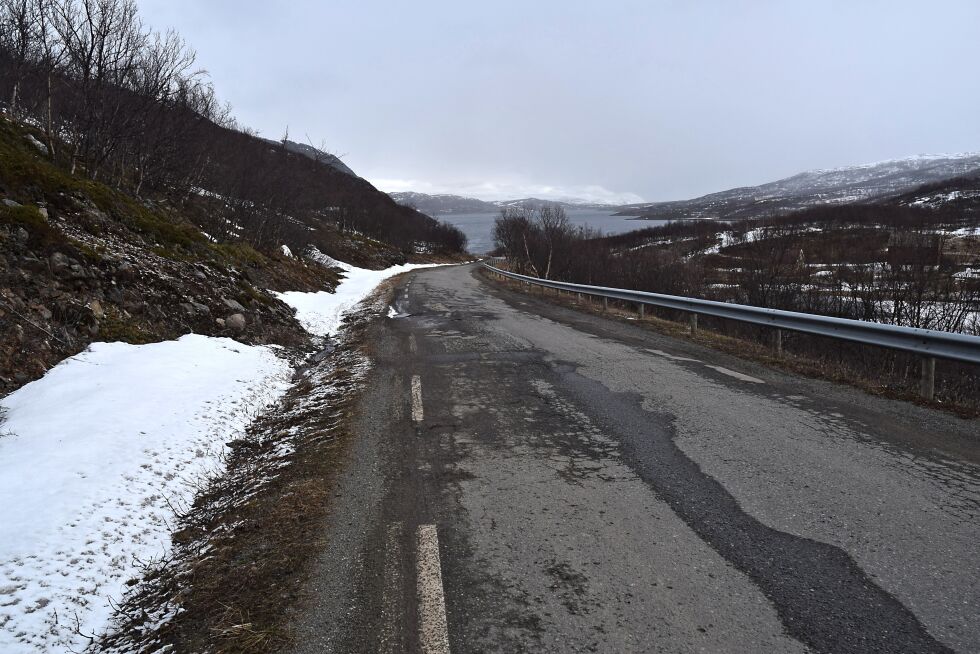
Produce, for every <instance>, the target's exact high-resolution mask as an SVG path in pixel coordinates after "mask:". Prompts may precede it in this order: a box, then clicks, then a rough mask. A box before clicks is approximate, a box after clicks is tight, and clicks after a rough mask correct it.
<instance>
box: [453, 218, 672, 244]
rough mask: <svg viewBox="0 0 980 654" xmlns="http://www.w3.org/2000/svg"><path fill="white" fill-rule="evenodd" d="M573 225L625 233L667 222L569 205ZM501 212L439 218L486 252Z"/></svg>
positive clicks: (612, 232)
mask: <svg viewBox="0 0 980 654" xmlns="http://www.w3.org/2000/svg"><path fill="white" fill-rule="evenodd" d="M565 211H566V213H567V214H568V219H569V221H571V223H572V224H573V225H587V226H589V227H593V228H595V229H600V230H602V233H603V234H622V233H623V232H631V231H633V230H635V229H643V228H645V227H654V226H656V225H663V224H665V223H666V222H668V221H666V220H636V219H635V218H634V217H632V216H614V215H613V214H612V212H611V211H609V210H601V209H566V210H565ZM499 215H500V213H499V212H489V213H451V214H443V215H440V216H438V218H439V219H440V220H444V221H445V222H447V223H450V224H452V225H455V226H456V227H459V228H460V229H461V230H463V233H464V234H466V238H467V239H469V242H468V244H467V249H468V250H469V251H470V252H472V253H473V254H486V253H487V252H489V251H490V250H491V249H493V221H494V220H496V219H497V216H499Z"/></svg>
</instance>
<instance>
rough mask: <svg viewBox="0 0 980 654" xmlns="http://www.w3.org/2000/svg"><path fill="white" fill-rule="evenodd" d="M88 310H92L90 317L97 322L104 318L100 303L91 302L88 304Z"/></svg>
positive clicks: (96, 301)
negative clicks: (94, 318) (93, 317)
mask: <svg viewBox="0 0 980 654" xmlns="http://www.w3.org/2000/svg"><path fill="white" fill-rule="evenodd" d="M88 308H89V309H91V310H92V315H93V316H95V317H96V318H97V319H98V320H102V318H103V317H104V316H105V311H104V310H103V309H102V303H101V302H99V301H98V300H92V301H91V302H89V303H88Z"/></svg>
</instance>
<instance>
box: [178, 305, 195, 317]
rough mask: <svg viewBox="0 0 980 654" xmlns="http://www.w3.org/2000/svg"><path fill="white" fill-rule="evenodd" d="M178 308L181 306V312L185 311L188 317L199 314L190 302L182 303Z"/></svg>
mask: <svg viewBox="0 0 980 654" xmlns="http://www.w3.org/2000/svg"><path fill="white" fill-rule="evenodd" d="M177 306H179V307H180V310H181V311H183V312H184V313H185V314H186V315H188V316H193V315H195V314H196V313H197V312H196V311H194V305H193V304H191V303H190V302H181V303H180V304H178V305H177Z"/></svg>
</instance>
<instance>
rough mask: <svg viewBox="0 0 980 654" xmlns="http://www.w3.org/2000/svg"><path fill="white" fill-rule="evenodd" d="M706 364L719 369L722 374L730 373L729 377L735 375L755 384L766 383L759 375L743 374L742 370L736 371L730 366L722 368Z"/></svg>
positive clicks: (713, 368)
mask: <svg viewBox="0 0 980 654" xmlns="http://www.w3.org/2000/svg"><path fill="white" fill-rule="evenodd" d="M705 365H706V366H707V367H709V368H711V369H712V370H717V371H718V372H720V373H721V374H723V375H728V376H729V377H734V378H735V379H741V380H742V381H747V382H752V383H753V384H765V383H766V382H764V381H762V380H761V379H759V378H758V377H752V376H750V375H744V374H742V373H740V372H735V371H734V370H729V369H728V368H722V367H721V366H712V365H709V364H705Z"/></svg>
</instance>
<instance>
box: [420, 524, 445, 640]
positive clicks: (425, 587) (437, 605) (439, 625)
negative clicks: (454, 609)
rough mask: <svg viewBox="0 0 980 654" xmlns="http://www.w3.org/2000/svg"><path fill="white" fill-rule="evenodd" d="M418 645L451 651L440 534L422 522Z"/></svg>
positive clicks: (431, 526)
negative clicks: (443, 589) (440, 560)
mask: <svg viewBox="0 0 980 654" xmlns="http://www.w3.org/2000/svg"><path fill="white" fill-rule="evenodd" d="M418 590H419V644H420V645H421V649H422V652H424V654H449V626H448V625H447V623H446V599H445V596H444V595H443V591H442V566H441V565H440V564H439V533H438V532H437V531H436V526H435V525H419V542H418Z"/></svg>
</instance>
